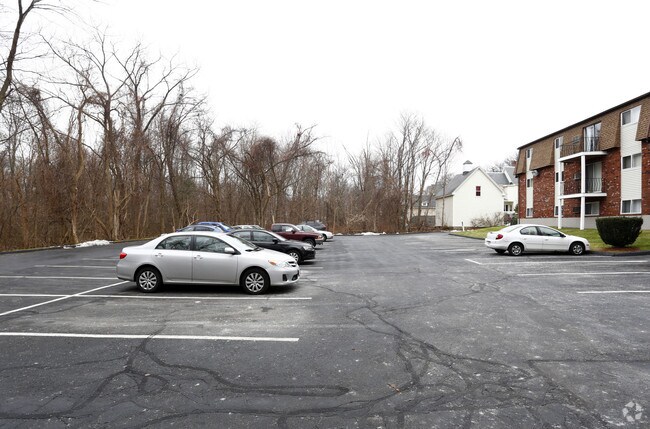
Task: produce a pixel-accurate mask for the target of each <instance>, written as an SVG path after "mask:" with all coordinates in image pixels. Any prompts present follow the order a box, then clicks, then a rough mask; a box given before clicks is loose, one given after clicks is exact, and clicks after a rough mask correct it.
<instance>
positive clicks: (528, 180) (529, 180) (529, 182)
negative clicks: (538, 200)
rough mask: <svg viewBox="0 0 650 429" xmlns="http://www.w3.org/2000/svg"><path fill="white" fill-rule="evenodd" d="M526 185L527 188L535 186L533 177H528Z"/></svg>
mask: <svg viewBox="0 0 650 429" xmlns="http://www.w3.org/2000/svg"><path fill="white" fill-rule="evenodd" d="M526 187H527V188H532V187H533V179H526Z"/></svg>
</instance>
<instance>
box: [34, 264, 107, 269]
mask: <svg viewBox="0 0 650 429" xmlns="http://www.w3.org/2000/svg"><path fill="white" fill-rule="evenodd" d="M34 267H37V268H104V269H107V270H108V269H110V270H114V269H115V265H34Z"/></svg>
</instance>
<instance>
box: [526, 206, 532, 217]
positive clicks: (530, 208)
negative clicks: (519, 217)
mask: <svg viewBox="0 0 650 429" xmlns="http://www.w3.org/2000/svg"><path fill="white" fill-rule="evenodd" d="M526 217H533V208H532V207H528V208H526Z"/></svg>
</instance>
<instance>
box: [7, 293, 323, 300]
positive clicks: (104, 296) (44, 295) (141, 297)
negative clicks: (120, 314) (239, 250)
mask: <svg viewBox="0 0 650 429" xmlns="http://www.w3.org/2000/svg"><path fill="white" fill-rule="evenodd" d="M0 297H21V298H38V297H51V298H55V297H70V298H130V299H189V300H195V301H201V300H206V301H226V300H229V301H231V300H240V301H305V300H311V299H312V298H311V297H310V296H295V297H282V296H281V297H261V296H259V297H258V296H230V297H229V296H164V295H163V296H160V295H54V294H41V293H0Z"/></svg>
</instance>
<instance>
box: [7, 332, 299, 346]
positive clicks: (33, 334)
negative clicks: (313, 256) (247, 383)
mask: <svg viewBox="0 0 650 429" xmlns="http://www.w3.org/2000/svg"><path fill="white" fill-rule="evenodd" d="M0 337H49V338H94V339H120V340H147V339H149V340H207V341H275V342H284V343H295V342H297V341H299V340H300V338H287V337H226V336H217V335H160V334H153V335H138V334H73V333H64V332H61V333H57V332H0Z"/></svg>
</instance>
